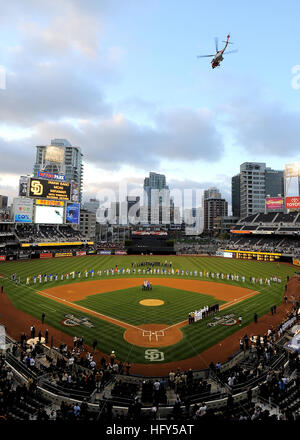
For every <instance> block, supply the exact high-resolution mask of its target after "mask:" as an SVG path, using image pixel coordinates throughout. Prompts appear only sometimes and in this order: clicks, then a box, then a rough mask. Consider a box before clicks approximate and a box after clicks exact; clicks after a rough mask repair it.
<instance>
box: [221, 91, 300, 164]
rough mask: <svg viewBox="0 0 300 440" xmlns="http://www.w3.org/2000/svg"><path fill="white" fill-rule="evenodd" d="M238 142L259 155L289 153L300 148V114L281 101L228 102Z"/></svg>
mask: <svg viewBox="0 0 300 440" xmlns="http://www.w3.org/2000/svg"><path fill="white" fill-rule="evenodd" d="M226 115H227V123H226V124H227V126H229V127H230V129H231V131H232V134H233V136H234V139H235V143H236V144H237V145H239V146H241V147H243V148H244V149H245V150H246V151H247V152H248V153H249V152H250V153H253V154H254V155H256V156H263V157H267V156H277V157H282V155H283V154H284V155H285V157H287V156H288V155H291V156H292V155H294V154H296V153H298V152H299V137H300V114H299V113H298V112H295V111H291V110H288V109H286V108H284V106H283V104H281V103H279V102H270V101H262V100H260V99H254V98H248V99H242V100H236V101H233V102H231V103H230V104H229V105H227V106H226Z"/></svg>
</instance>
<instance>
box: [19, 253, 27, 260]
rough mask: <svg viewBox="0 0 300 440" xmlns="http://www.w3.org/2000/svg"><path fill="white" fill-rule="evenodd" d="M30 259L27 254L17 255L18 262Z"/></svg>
mask: <svg viewBox="0 0 300 440" xmlns="http://www.w3.org/2000/svg"><path fill="white" fill-rule="evenodd" d="M29 258H30V255H28V254H19V259H20V260H28V259H29Z"/></svg>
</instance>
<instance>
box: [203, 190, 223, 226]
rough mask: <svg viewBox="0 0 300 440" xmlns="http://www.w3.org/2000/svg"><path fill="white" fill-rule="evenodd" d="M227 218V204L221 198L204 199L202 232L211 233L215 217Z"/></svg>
mask: <svg viewBox="0 0 300 440" xmlns="http://www.w3.org/2000/svg"><path fill="white" fill-rule="evenodd" d="M225 216H228V202H227V201H226V200H225V199H223V198H221V197H218V198H217V197H210V198H206V199H204V231H205V232H212V231H213V229H214V220H215V218H216V217H225Z"/></svg>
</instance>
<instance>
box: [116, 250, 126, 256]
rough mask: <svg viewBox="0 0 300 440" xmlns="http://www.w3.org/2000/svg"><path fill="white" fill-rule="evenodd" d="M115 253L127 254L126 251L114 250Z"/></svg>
mask: <svg viewBox="0 0 300 440" xmlns="http://www.w3.org/2000/svg"><path fill="white" fill-rule="evenodd" d="M115 255H127V252H126V251H115Z"/></svg>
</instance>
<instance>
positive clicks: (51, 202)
mask: <svg viewBox="0 0 300 440" xmlns="http://www.w3.org/2000/svg"><path fill="white" fill-rule="evenodd" d="M35 204H36V205H39V206H40V205H41V206H62V207H63V206H64V204H65V202H62V201H59V200H40V199H36V201H35Z"/></svg>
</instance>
